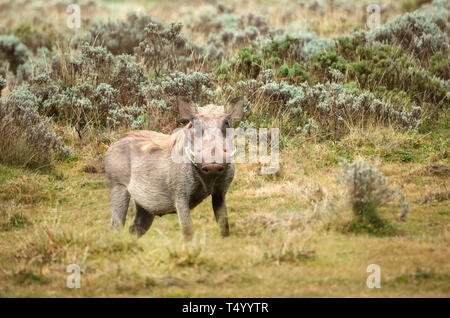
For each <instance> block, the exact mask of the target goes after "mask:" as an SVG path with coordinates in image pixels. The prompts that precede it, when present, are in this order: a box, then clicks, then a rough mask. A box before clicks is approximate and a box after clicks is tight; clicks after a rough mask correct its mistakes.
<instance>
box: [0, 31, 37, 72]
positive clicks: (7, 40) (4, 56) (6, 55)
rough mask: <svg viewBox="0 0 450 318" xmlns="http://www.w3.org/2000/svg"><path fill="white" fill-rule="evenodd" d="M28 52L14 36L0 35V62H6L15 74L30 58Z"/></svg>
mask: <svg viewBox="0 0 450 318" xmlns="http://www.w3.org/2000/svg"><path fill="white" fill-rule="evenodd" d="M30 54H31V53H30V51H29V50H28V48H27V47H26V46H25V44H23V43H22V42H21V41H20V40H19V39H18V38H17V37H16V36H14V35H0V61H7V62H8V64H9V67H10V69H11V70H12V71H13V72H15V71H16V69H17V67H18V66H19V65H21V64H23V63H25V61H26V60H27V59H28V58H29V57H30Z"/></svg>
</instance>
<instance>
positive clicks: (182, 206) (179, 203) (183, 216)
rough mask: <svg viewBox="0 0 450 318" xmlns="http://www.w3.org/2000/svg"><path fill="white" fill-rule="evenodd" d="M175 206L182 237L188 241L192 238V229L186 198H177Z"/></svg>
mask: <svg viewBox="0 0 450 318" xmlns="http://www.w3.org/2000/svg"><path fill="white" fill-rule="evenodd" d="M175 207H176V209H177V214H178V220H179V221H180V225H181V229H182V230H183V236H184V239H185V240H186V241H190V240H191V239H192V233H193V230H192V220H191V211H190V209H189V200H188V199H187V198H179V199H177V200H176V202H175Z"/></svg>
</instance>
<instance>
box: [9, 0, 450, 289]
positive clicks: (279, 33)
mask: <svg viewBox="0 0 450 318" xmlns="http://www.w3.org/2000/svg"><path fill="white" fill-rule="evenodd" d="M371 2H372V1H365V0H353V1H351V0H349V1H344V0H298V1H294V0H283V1H277V2H271V1H263V0H250V1H237V0H236V1H227V2H218V1H214V0H211V1H200V0H195V1H179V0H174V1H167V2H165V1H143V0H142V1H140V0H135V1H92V0H87V1H81V0H80V1H66V0H53V1H30V0H22V1H8V0H6V1H5V0H3V1H0V92H1V99H0V282H1V283H0V296H2V297H13V296H19V297H110V296H120V297H132V296H144V297H149V296H150V297H182V296H184V297H203V296H209V297H305V296H308V297H324V296H331V297H350V296H353V297H355V296H356V297H449V296H450V267H449V262H448V260H449V259H450V252H449V251H450V249H449V238H450V237H449V231H448V228H449V218H450V207H449V201H448V200H449V193H450V192H449V189H448V180H449V175H450V167H449V158H448V155H449V148H448V143H449V125H448V124H449V123H448V119H449V116H448V115H449V98H450V94H449V74H450V66H449V58H448V54H449V51H450V48H449V45H450V41H449V37H450V23H449V22H450V20H449V14H450V11H449V10H450V6H449V2H448V1H444V0H434V1H427V0H402V1H378V4H379V7H380V24H381V25H380V26H379V27H377V28H373V29H369V28H368V26H367V20H368V18H369V16H370V15H373V14H374V12H367V7H368V5H369V3H371ZM72 3H76V4H78V5H79V6H80V16H81V21H80V28H70V27H69V26H68V24H67V21H68V19H69V22H70V23H74V22H76V20H73V19H71V18H70V17H71V16H72V17H73V12H72V11H71V12H68V11H67V8H68V6H69V5H70V4H72ZM375 14H376V12H375ZM69 25H70V24H69ZM179 95H185V96H189V97H190V98H191V99H192V100H194V101H195V102H197V103H198V104H199V105H200V106H201V105H205V104H207V103H217V104H224V103H226V102H227V101H228V100H230V99H232V98H234V97H236V96H244V97H245V106H246V115H245V119H244V120H243V121H242V122H241V123H239V125H241V126H242V127H244V128H245V127H255V128H259V127H266V128H272V127H276V128H279V129H280V149H281V154H280V170H279V171H278V172H277V173H276V174H273V175H261V174H260V170H259V168H260V166H259V165H257V164H250V163H246V164H239V165H237V174H236V178H235V180H234V182H233V185H232V187H231V189H230V191H229V194H228V209H229V219H230V226H231V236H230V237H229V238H226V239H222V238H221V237H220V234H219V229H218V226H217V225H216V224H215V221H214V217H213V212H212V207H211V202H210V200H205V202H203V203H202V204H201V205H200V206H199V207H197V208H196V209H195V210H193V211H192V217H193V222H194V226H195V230H196V232H195V237H194V240H193V242H192V243H189V244H185V243H184V242H183V240H182V236H181V231H180V227H179V224H178V220H177V217H176V216H175V215H171V216H165V217H162V218H158V219H157V220H155V222H154V225H153V227H152V228H151V230H150V231H149V232H148V233H147V234H146V235H145V236H144V237H142V238H141V239H139V240H137V239H136V238H135V237H134V236H132V235H130V234H129V233H128V224H129V222H130V220H131V218H133V216H134V213H135V211H134V206H133V204H131V205H130V211H129V219H128V221H127V226H126V227H125V228H124V229H123V230H122V231H121V232H120V233H116V232H114V231H113V230H112V228H111V226H110V211H109V202H108V201H109V198H108V196H109V189H108V187H109V185H108V183H107V181H106V179H105V177H104V175H103V164H102V158H103V154H104V153H105V151H106V150H107V149H108V146H109V145H110V144H111V143H112V142H114V141H115V140H117V138H119V137H120V135H121V134H123V133H124V132H125V131H128V130H131V129H151V130H157V131H162V132H165V133H170V132H171V131H172V130H173V129H174V128H176V127H181V126H182V125H183V124H185V123H183V122H180V121H179V120H177V114H176V112H175V111H174V105H175V99H176V96H179ZM236 125H237V124H236ZM70 264H77V265H79V266H80V268H81V270H82V272H81V288H73V289H72V288H68V287H67V284H66V282H67V278H68V277H69V275H70V274H71V273H68V272H67V266H68V265H70ZM370 264H378V265H379V266H380V268H381V288H373V289H371V288H368V287H367V285H366V280H367V278H368V276H369V275H370V274H371V273H368V272H367V267H368V266H369V265H370Z"/></svg>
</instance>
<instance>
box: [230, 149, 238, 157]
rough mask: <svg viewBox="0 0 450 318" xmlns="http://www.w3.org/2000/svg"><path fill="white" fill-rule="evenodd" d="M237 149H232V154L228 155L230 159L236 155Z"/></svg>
mask: <svg viewBox="0 0 450 318" xmlns="http://www.w3.org/2000/svg"><path fill="white" fill-rule="evenodd" d="M236 150H237V148H234V150H233V152H232V153H231V154H230V157H233V156H234V154H235V153H236Z"/></svg>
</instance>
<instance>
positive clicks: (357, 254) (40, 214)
mask: <svg viewBox="0 0 450 318" xmlns="http://www.w3.org/2000/svg"><path fill="white" fill-rule="evenodd" d="M381 133H384V134H386V133H387V132H386V130H385V129H384V130H382V131H381ZM391 133H392V132H391ZM374 134H375V132H374ZM355 138H356V137H355V134H354V135H353V139H355ZM360 138H363V139H364V137H360ZM401 138H408V137H405V136H403V137H399V136H398V134H397V138H394V137H392V139H395V140H398V139H401ZM364 140H365V139H364ZM299 144H300V145H299V146H298V148H293V147H292V148H291V147H290V148H287V149H285V150H284V151H283V152H282V154H281V162H282V165H281V170H280V172H279V173H277V174H276V175H275V176H271V177H269V178H268V177H267V176H262V175H259V173H258V167H257V166H256V165H249V164H241V165H238V168H237V171H238V173H237V177H236V179H235V181H234V183H233V185H232V188H231V190H230V192H229V194H228V209H229V217H230V225H231V236H230V237H229V238H226V239H222V238H221V237H220V234H219V229H218V226H217V225H216V223H215V221H214V218H213V212H212V208H211V202H210V199H208V200H206V201H205V202H203V203H202V204H201V205H200V206H199V207H198V208H196V209H195V210H194V211H193V212H192V217H193V222H194V225H195V228H196V234H195V238H194V240H193V242H192V243H190V244H188V245H185V244H184V243H183V240H182V236H181V231H180V226H179V224H178V219H177V217H176V216H175V215H170V216H164V217H161V218H157V219H156V220H155V222H154V224H153V226H152V228H151V229H150V231H149V232H148V233H147V234H146V235H145V236H144V237H142V238H141V239H139V240H137V239H135V238H134V237H133V236H131V235H130V234H129V233H128V229H127V228H128V224H130V222H131V220H132V217H133V214H134V207H133V208H131V207H130V211H129V217H128V221H127V226H126V228H125V229H124V230H123V231H122V232H120V233H116V232H114V231H113V230H112V228H111V226H110V211H109V204H108V192H109V190H108V183H107V181H106V180H105V177H104V176H103V175H102V174H101V173H86V172H83V170H86V166H87V164H89V165H91V163H89V162H87V159H84V158H78V159H74V161H73V162H69V163H67V162H66V163H62V164H59V165H57V166H56V167H55V169H53V170H52V171H51V172H33V171H29V170H21V169H14V168H7V167H5V166H1V167H0V170H1V179H0V189H1V191H0V193H1V194H0V202H1V203H2V204H1V205H0V206H1V208H0V209H1V212H2V214H1V215H2V218H1V224H0V227H1V232H0V269H1V270H0V281H1V282H2V283H1V284H0V295H1V296H3V297H10V296H99V297H103V296H121V297H123V296H150V297H158V296H159V297H179V296H188V297H194V296H197V297H203V296H210V297H216V296H221V297H222V296H223V297H234V296H236V297H305V296H311V297H316V296H319V297H323V296H331V297H340V296H346V297H347V296H357V297H365V296H370V297H372V296H373V297H386V296H387V297H421V296H422V297H448V296H450V267H449V263H448V259H449V256H450V253H449V249H448V245H449V232H448V227H449V224H450V223H449V217H450V210H449V204H448V189H447V188H446V181H447V180H448V168H446V167H445V166H439V165H436V164H435V165H434V166H433V163H430V162H425V163H420V162H407V163H404V162H401V161H399V160H396V161H391V162H387V161H386V160H384V161H383V160H382V164H381V167H380V168H381V170H382V171H383V173H384V174H385V175H386V176H388V179H389V181H390V183H391V184H392V185H393V186H394V187H399V188H401V189H402V191H403V192H404V193H405V194H406V195H407V198H408V200H409V201H410V203H411V209H410V213H409V215H408V217H407V218H406V220H405V221H403V222H400V221H398V220H397V219H396V218H395V212H396V211H397V210H398V208H397V207H395V206H390V207H385V208H383V209H382V210H381V211H380V212H381V216H382V217H384V218H386V219H389V220H390V221H391V222H392V224H393V225H394V226H395V228H396V233H395V234H394V235H384V236H383V235H375V234H369V233H365V234H362V233H359V234H357V233H353V232H350V231H348V227H346V226H345V224H347V222H348V221H349V220H350V216H351V212H350V210H349V208H348V207H347V205H346V204H345V200H344V199H343V198H342V189H341V188H340V187H339V186H338V185H337V184H336V182H335V181H334V175H336V174H337V173H338V172H339V167H338V165H337V164H336V163H335V159H336V158H338V157H339V155H336V151H335V150H333V149H332V147H330V146H329V145H327V144H312V143H307V142H303V143H300V142H299ZM335 157H336V158H335ZM355 157H362V158H365V159H366V160H368V161H369V162H370V161H373V160H375V159H376V157H373V156H372V157H370V156H361V155H357V156H355ZM320 158H322V159H320ZM330 158H331V159H330ZM377 158H380V157H377ZM433 167H434V168H433ZM436 167H437V168H436ZM439 167H440V168H439ZM91 170H92V169H91ZM345 229H347V230H345ZM69 264H78V265H79V266H80V267H81V269H82V274H81V288H80V289H70V288H67V287H66V279H67V277H68V275H70V273H67V272H66V268H67V266H68V265H69ZM369 264H378V265H379V266H380V268H381V288H380V289H369V288H368V287H367V286H366V279H367V277H368V275H369V274H370V273H367V272H366V269H367V266H368V265H369Z"/></svg>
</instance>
